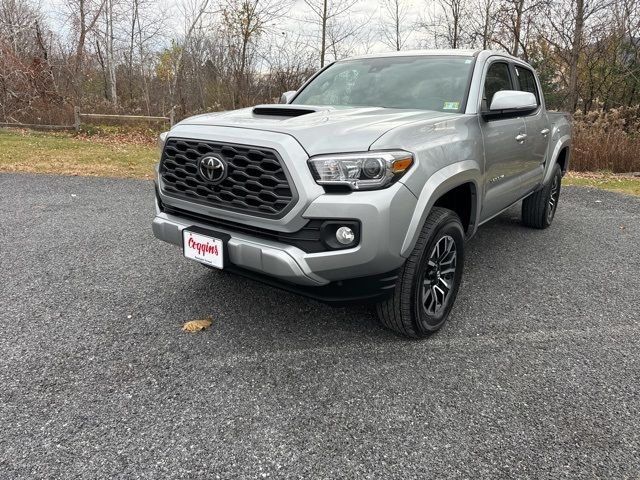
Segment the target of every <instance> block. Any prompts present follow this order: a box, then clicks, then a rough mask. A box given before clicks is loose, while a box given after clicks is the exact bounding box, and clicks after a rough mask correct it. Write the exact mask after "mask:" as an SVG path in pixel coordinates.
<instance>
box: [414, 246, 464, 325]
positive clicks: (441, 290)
mask: <svg viewBox="0 0 640 480" xmlns="http://www.w3.org/2000/svg"><path fill="white" fill-rule="evenodd" d="M456 267H457V251H456V242H455V240H454V239H453V237H451V236H449V235H444V236H442V237H441V238H440V239H439V240H438V241H437V242H436V244H435V245H434V247H433V250H432V251H431V254H430V255H429V260H428V261H427V268H426V271H425V275H424V279H423V282H422V297H421V303H422V308H423V309H424V311H425V312H426V313H427V315H430V316H437V315H438V314H439V313H440V312H441V311H442V309H443V308H444V307H445V306H446V304H447V300H448V299H449V296H450V295H451V292H452V291H453V288H454V285H455V277H456Z"/></svg>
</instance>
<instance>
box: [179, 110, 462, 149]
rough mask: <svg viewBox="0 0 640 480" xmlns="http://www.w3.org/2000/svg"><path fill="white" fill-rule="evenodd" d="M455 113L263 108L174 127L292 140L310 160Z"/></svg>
mask: <svg viewBox="0 0 640 480" xmlns="http://www.w3.org/2000/svg"><path fill="white" fill-rule="evenodd" d="M458 115H459V114H456V113H443V112H437V111H429V110H400V109H393V108H380V107H356V108H351V107H349V108H341V107H325V106H321V107H314V106H307V105H263V106H258V107H252V108H244V109H241V110H233V111H229V112H223V113H209V114H204V115H197V116H194V117H190V118H187V119H185V120H183V121H181V122H180V123H178V124H177V125H176V127H179V126H180V125H207V126H211V127H235V128H245V129H253V130H264V131H269V132H276V133H283V134H286V135H290V136H292V137H294V138H295V139H296V140H297V141H298V142H299V143H300V145H302V147H303V148H304V149H305V150H306V151H307V153H308V154H309V155H310V156H313V155H318V154H322V153H338V152H357V151H366V150H368V149H369V146H370V145H371V144H373V143H374V142H375V141H376V140H377V139H378V138H380V137H381V136H382V135H383V134H385V133H386V132H388V131H389V130H391V129H393V128H395V127H398V126H401V125H405V124H407V123H412V122H418V121H420V122H423V121H425V120H426V121H428V120H434V121H436V120H439V119H450V118H452V117H456V116H458Z"/></svg>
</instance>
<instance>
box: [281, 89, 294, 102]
mask: <svg viewBox="0 0 640 480" xmlns="http://www.w3.org/2000/svg"><path fill="white" fill-rule="evenodd" d="M296 93H297V92H296V91H295V90H290V91H288V92H284V93H283V94H282V96H281V97H280V103H289V102H291V100H293V97H295V96H296Z"/></svg>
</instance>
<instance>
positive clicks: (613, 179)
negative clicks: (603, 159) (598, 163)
mask: <svg viewBox="0 0 640 480" xmlns="http://www.w3.org/2000/svg"><path fill="white" fill-rule="evenodd" d="M562 185H563V186H565V185H572V186H578V187H592V188H601V189H603V190H610V191H612V192H618V193H626V194H629V195H640V177H634V176H631V175H617V174H613V173H609V172H598V173H591V172H589V173H587V172H569V173H567V175H565V177H564V178H563V179H562Z"/></svg>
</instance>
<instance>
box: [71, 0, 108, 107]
mask: <svg viewBox="0 0 640 480" xmlns="http://www.w3.org/2000/svg"><path fill="white" fill-rule="evenodd" d="M66 2H67V3H66V8H67V11H68V13H69V17H70V18H71V21H72V24H73V27H74V30H75V33H76V39H75V58H74V61H73V65H72V66H71V69H72V79H73V80H72V82H73V99H74V104H75V105H76V106H79V105H80V104H81V102H82V98H83V93H84V60H85V54H86V42H87V37H88V35H89V33H90V32H92V31H93V29H94V28H95V26H96V23H97V22H98V19H99V18H100V15H101V14H102V12H103V9H104V6H105V2H106V0H66Z"/></svg>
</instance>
